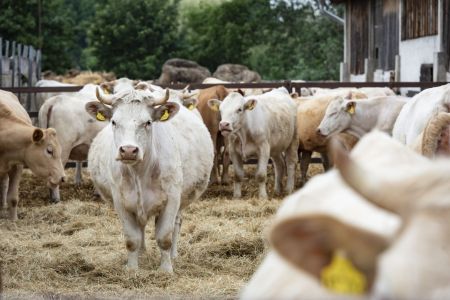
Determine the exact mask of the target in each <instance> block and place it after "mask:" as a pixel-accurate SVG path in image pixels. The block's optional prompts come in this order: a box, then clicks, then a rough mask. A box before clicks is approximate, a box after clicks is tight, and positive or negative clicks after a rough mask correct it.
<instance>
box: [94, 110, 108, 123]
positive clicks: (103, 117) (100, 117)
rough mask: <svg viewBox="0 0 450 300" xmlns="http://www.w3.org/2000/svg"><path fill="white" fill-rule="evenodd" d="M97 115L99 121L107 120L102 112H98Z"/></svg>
mask: <svg viewBox="0 0 450 300" xmlns="http://www.w3.org/2000/svg"><path fill="white" fill-rule="evenodd" d="M95 117H96V118H97V120H99V121H105V120H106V118H105V116H104V115H103V114H102V113H101V112H97V115H96V116H95Z"/></svg>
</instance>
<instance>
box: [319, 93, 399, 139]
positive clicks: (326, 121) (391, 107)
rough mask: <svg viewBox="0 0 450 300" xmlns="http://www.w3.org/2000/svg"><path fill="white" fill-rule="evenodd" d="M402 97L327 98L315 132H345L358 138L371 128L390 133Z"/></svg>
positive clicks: (324, 133) (325, 133) (327, 134)
mask: <svg viewBox="0 0 450 300" xmlns="http://www.w3.org/2000/svg"><path fill="white" fill-rule="evenodd" d="M405 103H406V99H405V98H403V97H397V96H389V97H386V96H385V97H376V98H370V99H366V100H358V101H355V100H351V99H345V98H343V97H338V98H336V99H334V100H332V101H331V102H330V104H329V105H328V107H327V110H326V111H325V116H324V117H323V119H322V122H321V123H320V125H319V127H318V128H317V133H319V134H321V135H323V136H330V135H333V134H337V133H341V132H346V133H350V134H352V135H354V136H356V137H358V138H361V137H362V136H363V135H365V134H366V133H368V132H369V131H370V130H372V129H373V128H377V129H379V130H381V131H384V132H386V133H389V134H391V133H392V128H393V127H394V123H395V120H396V119H397V116H398V114H399V113H400V110H401V109H402V107H403V105H405Z"/></svg>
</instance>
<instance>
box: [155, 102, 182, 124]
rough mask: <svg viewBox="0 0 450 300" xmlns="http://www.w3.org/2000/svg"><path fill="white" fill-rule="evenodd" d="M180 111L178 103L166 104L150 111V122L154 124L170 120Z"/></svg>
mask: <svg viewBox="0 0 450 300" xmlns="http://www.w3.org/2000/svg"><path fill="white" fill-rule="evenodd" d="M179 110H180V106H179V105H178V103H174V102H168V103H166V104H163V105H160V106H158V107H157V108H154V109H153V111H152V120H153V121H155V122H158V121H160V122H165V121H168V120H170V119H172V118H173V117H174V116H175V115H176V114H177V113H178V111H179Z"/></svg>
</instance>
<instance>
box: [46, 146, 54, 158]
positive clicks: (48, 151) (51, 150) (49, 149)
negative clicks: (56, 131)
mask: <svg viewBox="0 0 450 300" xmlns="http://www.w3.org/2000/svg"><path fill="white" fill-rule="evenodd" d="M47 153H48V154H49V155H52V156H53V149H51V148H47Z"/></svg>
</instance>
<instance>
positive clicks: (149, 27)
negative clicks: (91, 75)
mask: <svg viewBox="0 0 450 300" xmlns="http://www.w3.org/2000/svg"><path fill="white" fill-rule="evenodd" d="M105 2H106V3H105V4H103V5H101V6H100V5H97V6H96V14H95V17H94V19H93V20H92V23H91V26H90V30H89V33H88V37H89V41H90V46H91V48H92V54H93V55H94V56H95V57H96V64H97V65H96V67H97V68H99V69H104V70H108V71H113V72H115V73H116V75H117V76H128V77H132V78H148V79H152V78H155V77H157V76H158V75H159V73H160V69H161V66H162V64H163V63H164V62H165V61H166V60H167V59H169V58H171V56H172V54H173V53H174V52H175V51H176V50H177V47H178V38H179V37H178V19H177V5H178V2H177V1H160V0H109V1H105Z"/></svg>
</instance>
